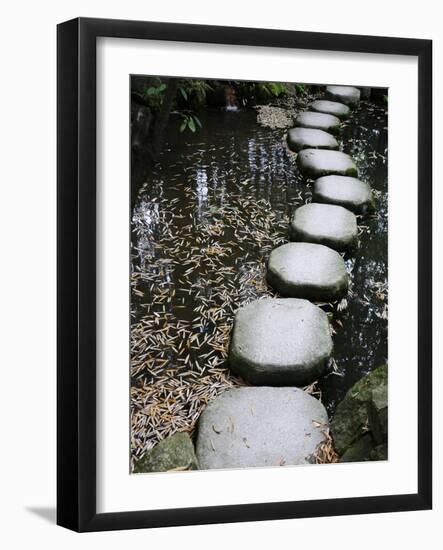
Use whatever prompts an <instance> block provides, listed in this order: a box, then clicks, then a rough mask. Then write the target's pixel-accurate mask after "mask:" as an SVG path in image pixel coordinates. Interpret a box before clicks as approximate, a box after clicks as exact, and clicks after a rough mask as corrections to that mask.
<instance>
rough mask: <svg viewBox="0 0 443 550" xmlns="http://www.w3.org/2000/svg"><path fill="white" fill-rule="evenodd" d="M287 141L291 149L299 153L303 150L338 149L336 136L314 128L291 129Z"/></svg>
mask: <svg viewBox="0 0 443 550" xmlns="http://www.w3.org/2000/svg"><path fill="white" fill-rule="evenodd" d="M287 141H288V146H289V149H291V151H296V152H297V153H298V151H301V150H302V149H338V141H337V140H336V139H335V137H334V136H331V134H328V133H327V132H324V131H323V130H317V129H314V128H291V130H289V131H288V137H287Z"/></svg>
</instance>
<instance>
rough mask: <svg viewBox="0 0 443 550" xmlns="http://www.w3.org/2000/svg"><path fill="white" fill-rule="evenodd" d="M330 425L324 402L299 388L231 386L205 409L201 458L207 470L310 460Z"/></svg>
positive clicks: (199, 441) (200, 427) (199, 437)
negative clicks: (231, 387)
mask: <svg viewBox="0 0 443 550" xmlns="http://www.w3.org/2000/svg"><path fill="white" fill-rule="evenodd" d="M327 427H328V415H327V413H326V410H325V408H324V406H323V405H322V404H321V403H320V401H318V400H317V399H315V398H314V397H312V396H310V395H308V394H307V393H305V392H304V391H302V390H300V389H298V388H269V387H256V388H252V387H249V388H248V387H245V388H233V389H230V390H228V391H226V392H224V393H223V394H221V395H220V396H218V397H216V398H215V399H214V401H212V402H211V403H209V405H208V406H207V407H206V409H205V410H204V411H203V413H202V415H201V417H200V419H199V422H198V435H197V458H198V461H199V464H200V468H201V469H203V470H206V469H214V468H218V469H220V468H250V467H254V466H261V467H264V466H289V465H294V464H306V463H309V462H311V461H313V457H312V455H314V453H315V451H316V449H317V446H318V445H319V444H321V443H323V442H324V441H325V440H326V436H325V430H326V429H327Z"/></svg>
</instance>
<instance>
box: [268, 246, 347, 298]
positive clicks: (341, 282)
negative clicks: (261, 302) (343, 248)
mask: <svg viewBox="0 0 443 550" xmlns="http://www.w3.org/2000/svg"><path fill="white" fill-rule="evenodd" d="M266 277H267V280H268V282H269V284H270V285H271V286H272V287H273V288H275V290H277V291H278V292H279V294H281V295H282V296H289V297H291V298H306V299H307V300H322V301H331V300H337V299H339V298H342V297H343V295H345V294H346V292H347V290H348V274H347V272H346V268H345V262H344V260H343V258H342V257H341V256H340V254H339V253H338V252H336V251H335V250H332V249H331V248H328V247H327V246H323V245H321V244H312V243H288V244H284V245H282V246H279V247H278V248H276V249H274V250H273V251H272V252H271V255H270V257H269V262H268V270H267V274H266Z"/></svg>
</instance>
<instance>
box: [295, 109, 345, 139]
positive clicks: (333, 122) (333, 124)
mask: <svg viewBox="0 0 443 550" xmlns="http://www.w3.org/2000/svg"><path fill="white" fill-rule="evenodd" d="M295 126H300V127H301V128H314V129H318V130H323V131H325V132H330V133H331V134H338V132H339V131H340V119H339V118H337V117H336V116H333V115H326V114H324V113H314V112H311V111H304V112H303V113H300V114H299V115H298V116H297V118H296V119H295Z"/></svg>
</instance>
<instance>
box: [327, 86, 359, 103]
mask: <svg viewBox="0 0 443 550" xmlns="http://www.w3.org/2000/svg"><path fill="white" fill-rule="evenodd" d="M326 96H327V97H328V99H331V100H332V101H339V102H340V103H344V104H345V105H349V107H355V106H356V105H357V104H358V103H359V101H360V90H359V89H358V88H354V87H353V86H326Z"/></svg>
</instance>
